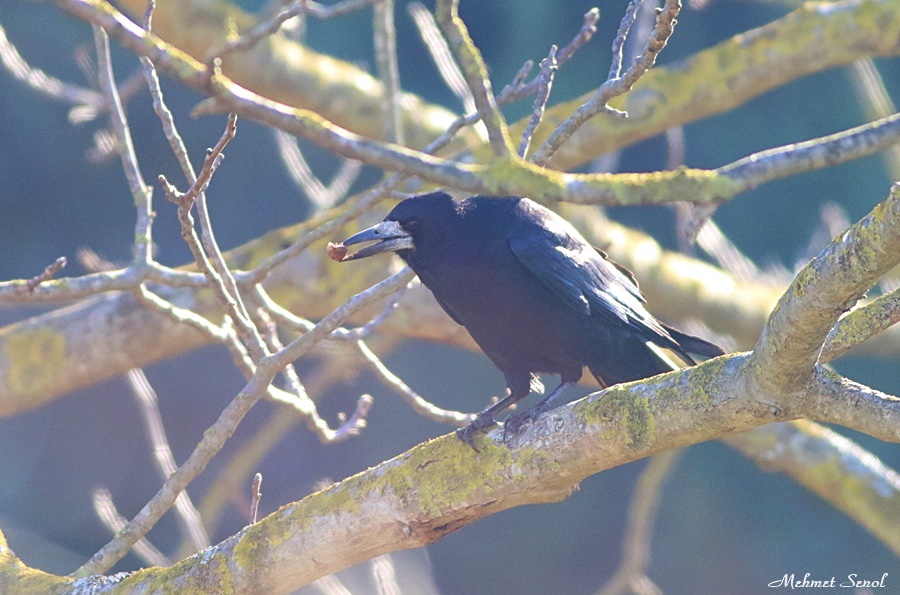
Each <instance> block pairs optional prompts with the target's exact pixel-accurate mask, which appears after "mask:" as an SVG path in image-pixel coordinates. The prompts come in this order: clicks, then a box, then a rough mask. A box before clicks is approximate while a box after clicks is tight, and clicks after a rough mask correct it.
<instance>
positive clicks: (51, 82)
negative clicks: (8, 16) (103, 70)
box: [0, 26, 106, 113]
mask: <svg viewBox="0 0 900 595" xmlns="http://www.w3.org/2000/svg"><path fill="white" fill-rule="evenodd" d="M0 64H2V65H3V66H5V67H6V69H7V70H8V71H9V72H10V74H12V75H13V77H14V78H15V79H16V80H18V81H21V82H23V83H25V84H26V85H28V86H29V87H31V88H32V89H34V90H35V91H38V92H39V93H41V94H42V95H46V96H47V97H51V98H53V99H57V100H60V101H64V102H66V103H70V104H73V105H75V106H79V107H83V106H90V108H91V109H93V110H94V113H96V112H97V111H98V110H102V109H105V108H106V101H105V100H104V99H103V95H101V94H100V93H98V92H97V91H94V90H93V89H86V88H84V87H79V86H77V85H70V84H68V83H64V82H62V81H61V80H59V79H57V78H55V77H52V76H50V75H48V74H47V73H46V72H44V71H43V70H41V69H39V68H32V67H31V66H29V65H28V63H27V62H26V61H25V59H24V58H22V56H21V55H20V54H19V52H18V51H17V50H16V46H14V45H13V44H12V42H10V41H9V38H7V37H6V30H5V29H3V27H2V26H0Z"/></svg>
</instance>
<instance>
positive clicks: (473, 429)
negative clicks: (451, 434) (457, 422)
mask: <svg viewBox="0 0 900 595" xmlns="http://www.w3.org/2000/svg"><path fill="white" fill-rule="evenodd" d="M495 425H497V422H496V421H495V420H494V417H493V416H492V415H491V414H490V413H486V412H484V411H482V412H481V413H479V414H478V415H476V416H475V419H473V420H472V421H471V422H469V425H467V426H465V427H462V428H459V429H458V430H456V437H457V438H459V439H460V440H462V441H463V442H465V443H466V444H468V445H469V446H471V447H472V450H474V451H475V452H480V451H479V450H478V448H476V446H475V434H477V433H478V432H481V431H482V430H486V429H487V428H490V427H492V426H495Z"/></svg>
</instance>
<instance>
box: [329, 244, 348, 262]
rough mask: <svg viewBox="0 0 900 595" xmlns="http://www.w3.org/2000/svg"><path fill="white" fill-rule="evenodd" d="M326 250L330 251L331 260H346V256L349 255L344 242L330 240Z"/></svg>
mask: <svg viewBox="0 0 900 595" xmlns="http://www.w3.org/2000/svg"><path fill="white" fill-rule="evenodd" d="M326 251H327V252H328V258H330V259H331V260H336V261H338V262H340V261H342V260H344V257H345V256H347V246H345V245H343V244H335V243H334V242H328V247H327V248H326Z"/></svg>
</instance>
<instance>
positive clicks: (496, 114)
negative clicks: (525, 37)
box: [435, 0, 513, 157]
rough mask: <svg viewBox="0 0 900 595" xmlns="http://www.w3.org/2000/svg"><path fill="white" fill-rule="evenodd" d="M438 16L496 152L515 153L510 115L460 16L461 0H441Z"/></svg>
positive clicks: (440, 25)
mask: <svg viewBox="0 0 900 595" xmlns="http://www.w3.org/2000/svg"><path fill="white" fill-rule="evenodd" d="M435 20H436V21H437V24H438V27H440V29H441V31H442V32H443V33H444V37H445V38H446V39H447V43H448V44H449V45H450V49H451V50H452V51H453V54H454V56H455V57H456V62H457V63H458V64H459V66H460V69H461V70H462V73H463V77H464V78H465V79H466V84H467V85H468V86H469V89H470V90H471V91H472V96H473V98H474V99H475V107H476V108H477V109H478V113H479V114H480V115H481V121H482V122H483V123H484V125H485V126H486V127H487V131H488V140H489V141H490V144H491V149H492V150H493V151H494V155H496V156H498V157H507V156H509V155H511V154H512V153H513V148H512V141H511V139H510V137H509V130H508V129H507V126H506V119H505V118H504V117H503V114H502V113H501V112H500V109H499V108H498V107H497V101H496V99H495V98H494V92H493V91H492V90H491V81H490V78H489V77H488V71H487V66H486V65H485V63H484V58H482V56H481V52H479V51H478V48H477V47H475V44H474V43H473V42H472V38H471V37H469V32H468V30H467V29H466V25H465V23H463V21H462V19H461V18H460V17H459V0H438V2H437V6H436V7H435Z"/></svg>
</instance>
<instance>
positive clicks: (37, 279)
mask: <svg viewBox="0 0 900 595" xmlns="http://www.w3.org/2000/svg"><path fill="white" fill-rule="evenodd" d="M67 262H68V261H67V260H66V257H65V256H60V257H59V258H57V259H56V260H54V261H53V262H52V263H50V264H48V265H47V266H46V267H45V268H44V270H43V271H42V272H41V274H40V275H36V276H34V277H32V278H31V279H29V280H28V281H27V282H26V283H25V290H26V291H27V292H28V293H34V290H35V289H37V286H38V285H40V284H41V283H43V282H44V281H49V280H50V279H52V278H53V276H54V275H56V273H58V272H59V271H61V270H62V269H63V267H65V266H66V263H67Z"/></svg>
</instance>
